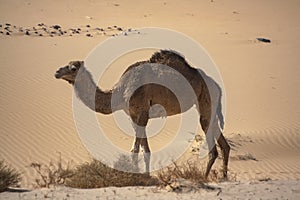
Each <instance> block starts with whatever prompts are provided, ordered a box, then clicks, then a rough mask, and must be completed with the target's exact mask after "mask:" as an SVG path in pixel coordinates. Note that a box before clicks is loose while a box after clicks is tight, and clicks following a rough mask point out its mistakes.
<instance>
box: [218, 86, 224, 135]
mask: <svg viewBox="0 0 300 200" xmlns="http://www.w3.org/2000/svg"><path fill="white" fill-rule="evenodd" d="M218 88H219V91H220V95H219V99H218V107H217V115H218V119H219V123H220V127H221V129H222V130H223V129H224V116H223V113H222V90H221V88H220V87H218Z"/></svg>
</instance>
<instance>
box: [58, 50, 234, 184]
mask: <svg viewBox="0 0 300 200" xmlns="http://www.w3.org/2000/svg"><path fill="white" fill-rule="evenodd" d="M162 66H167V67H168V68H164V67H162ZM168 69H171V70H173V71H176V72H177V73H179V74H180V75H181V76H183V77H184V78H185V79H186V80H187V82H188V83H189V84H190V86H191V88H192V89H193V92H194V94H195V98H190V96H189V95H186V94H184V93H182V94H181V95H182V96H183V97H182V98H183V99H184V100H183V101H184V103H181V102H180V101H179V99H178V95H177V96H176V95H175V94H174V92H173V91H171V90H170V89H169V88H168V87H165V86H163V85H160V84H155V83H147V82H144V81H143V80H145V79H151V77H152V78H156V77H158V76H159V77H161V78H162V79H170V80H171V82H172V84H173V85H175V87H180V85H181V82H179V81H178V80H179V79H178V78H177V77H179V75H176V73H174V72H171V70H168ZM55 77H56V78H57V79H63V80H66V81H67V82H69V83H70V84H72V85H73V87H74V90H75V92H76V94H77V96H78V98H79V99H80V100H81V101H82V102H83V103H84V104H85V105H86V106H88V107H89V108H90V109H91V110H93V111H95V112H99V113H102V114H111V113H113V112H114V111H117V110H124V111H125V113H127V114H128V115H129V116H130V118H131V120H132V122H133V128H134V130H135V134H136V135H135V139H134V142H133V147H132V150H131V152H132V162H133V163H134V166H137V162H138V153H139V151H140V147H141V148H143V150H144V151H143V152H144V162H145V167H146V169H145V171H146V173H149V165H150V157H151V152H150V147H149V144H148V140H147V136H146V131H145V127H146V126H147V123H148V121H149V119H150V118H155V117H160V115H161V112H157V113H156V114H155V113H154V115H153V113H152V116H150V114H149V110H150V109H151V108H152V106H154V105H161V106H162V107H163V108H164V110H165V115H166V116H171V115H176V114H180V113H183V112H185V111H187V110H188V109H190V108H191V107H193V106H194V105H196V107H197V110H198V112H199V115H200V117H199V121H200V125H201V128H202V129H203V131H204V133H205V134H206V136H207V135H208V134H207V133H208V130H209V126H212V127H213V132H214V134H213V138H212V139H211V138H210V145H209V150H210V151H209V160H208V163H207V167H206V171H205V177H208V175H209V172H210V170H211V168H212V165H213V164H214V162H215V159H216V158H217V157H218V151H217V148H216V144H215V140H216V141H217V143H218V144H219V146H220V148H221V152H222V156H223V177H224V178H225V179H226V178H227V167H228V158H229V152H230V146H229V144H228V142H227V141H226V139H225V137H224V136H223V133H222V131H221V128H222V129H223V126H224V119H223V115H222V112H221V95H222V94H221V89H220V87H219V86H218V85H217V83H216V82H215V81H214V80H213V79H212V78H210V77H208V76H207V75H206V74H205V73H204V72H203V71H202V70H200V69H196V68H193V67H191V66H190V65H189V64H188V62H187V61H186V60H185V58H184V56H182V55H180V54H179V53H177V52H175V51H170V50H160V51H158V52H155V53H154V54H153V55H152V57H151V58H150V59H149V60H146V61H141V62H137V63H135V64H133V65H131V66H129V67H128V68H127V69H126V71H125V72H124V73H123V75H122V76H121V78H120V80H119V82H118V83H117V84H116V85H115V86H114V87H113V89H111V90H109V91H103V90H101V89H100V88H99V87H98V86H97V85H96V83H94V81H93V78H92V75H91V74H90V72H89V71H88V70H87V69H86V67H85V65H84V61H71V62H69V64H68V65H66V66H65V67H61V68H59V69H58V70H57V71H56V73H55ZM137 82H140V83H142V85H141V86H140V87H136V88H134V86H135V85H134V84H135V83H137ZM143 83H147V84H143ZM209 88H213V90H212V89H209ZM181 90H182V89H180V91H181ZM183 90H184V89H183ZM211 91H213V93H214V94H210V92H211ZM211 93H212V92H211ZM114 96H115V97H116V98H114ZM113 98H114V100H113ZM213 104H214V105H216V106H215V109H213V106H212V105H213ZM166 116H165V117H166ZM207 139H208V137H207Z"/></svg>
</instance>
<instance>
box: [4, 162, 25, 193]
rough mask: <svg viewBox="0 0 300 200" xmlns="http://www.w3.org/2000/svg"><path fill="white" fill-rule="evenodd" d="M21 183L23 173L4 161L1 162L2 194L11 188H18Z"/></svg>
mask: <svg viewBox="0 0 300 200" xmlns="http://www.w3.org/2000/svg"><path fill="white" fill-rule="evenodd" d="M20 181H21V173H19V172H18V171H17V170H16V169H14V168H12V167H11V166H9V165H8V164H7V163H6V162H5V161H4V160H0V192H3V191H6V190H8V189H9V188H10V187H18V186H19V183H20Z"/></svg>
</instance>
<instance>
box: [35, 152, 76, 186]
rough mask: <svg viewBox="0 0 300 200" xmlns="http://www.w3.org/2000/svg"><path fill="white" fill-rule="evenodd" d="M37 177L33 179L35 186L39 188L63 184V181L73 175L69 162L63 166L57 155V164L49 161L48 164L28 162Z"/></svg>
mask: <svg viewBox="0 0 300 200" xmlns="http://www.w3.org/2000/svg"><path fill="white" fill-rule="evenodd" d="M30 167H32V168H33V169H34V170H35V171H36V172H37V174H38V175H39V178H36V179H35V182H36V186H37V187H39V188H43V187H46V188H49V187H50V186H57V185H64V184H65V181H66V180H67V179H68V178H70V177H72V176H73V175H74V172H73V170H72V169H71V168H70V166H69V164H68V165H67V166H66V167H63V164H62V160H61V156H59V159H58V162H57V164H54V163H53V162H49V164H48V165H45V164H40V163H37V162H33V163H31V164H30Z"/></svg>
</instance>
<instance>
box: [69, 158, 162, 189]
mask: <svg viewBox="0 0 300 200" xmlns="http://www.w3.org/2000/svg"><path fill="white" fill-rule="evenodd" d="M120 158H122V159H124V160H125V161H129V158H126V157H124V156H121V157H120ZM120 162H122V160H121V161H120V160H119V161H118V163H117V165H119V164H120ZM128 166H130V165H128ZM157 183H158V181H157V179H156V178H154V177H151V176H149V175H147V174H138V173H131V172H124V171H119V170H116V169H114V168H111V167H108V166H107V165H105V164H103V163H102V162H100V161H98V160H92V161H91V162H90V163H84V164H81V165H79V166H77V167H76V169H75V170H74V176H72V177H70V178H69V179H68V180H67V182H66V184H65V185H66V186H69V187H75V188H101V187H110V186H115V187H124V186H151V185H157Z"/></svg>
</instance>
